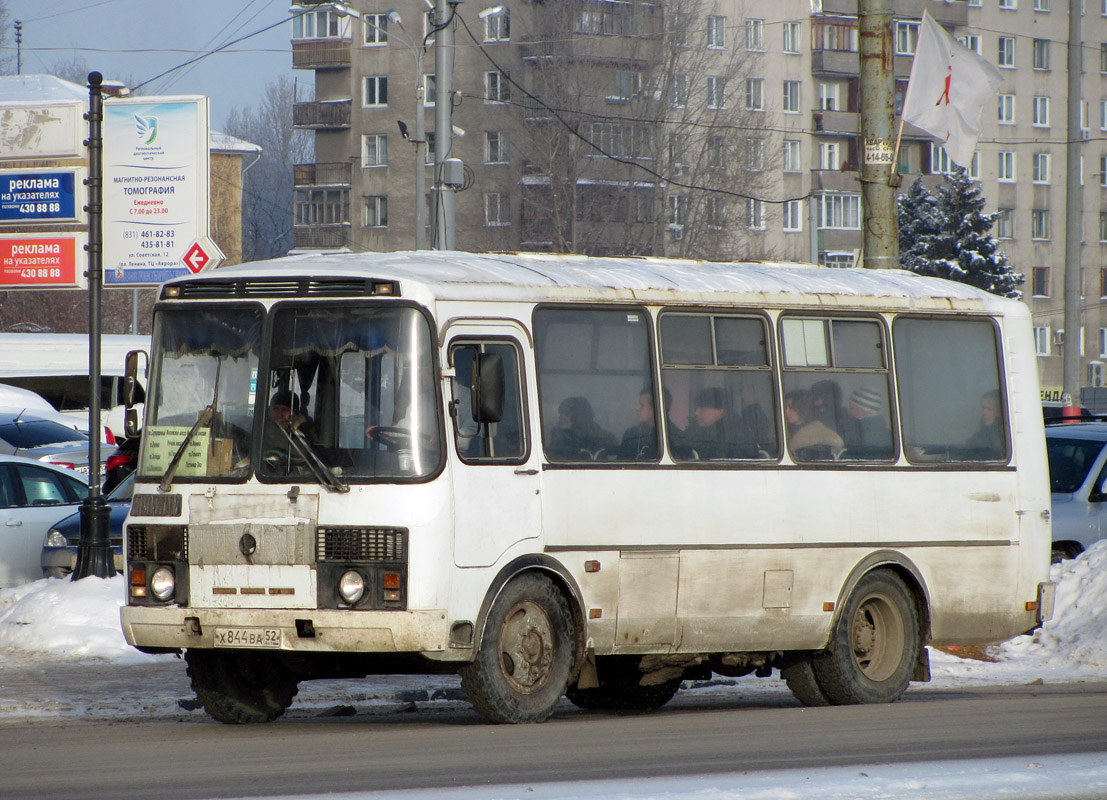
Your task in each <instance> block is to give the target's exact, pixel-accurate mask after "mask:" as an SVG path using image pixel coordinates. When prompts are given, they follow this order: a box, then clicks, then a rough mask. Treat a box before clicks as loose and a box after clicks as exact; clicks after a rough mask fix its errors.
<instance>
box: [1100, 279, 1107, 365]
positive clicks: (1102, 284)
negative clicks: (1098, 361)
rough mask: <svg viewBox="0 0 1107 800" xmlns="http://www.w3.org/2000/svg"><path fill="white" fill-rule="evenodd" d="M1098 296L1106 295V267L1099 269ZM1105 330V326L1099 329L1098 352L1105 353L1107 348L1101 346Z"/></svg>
mask: <svg viewBox="0 0 1107 800" xmlns="http://www.w3.org/2000/svg"><path fill="white" fill-rule="evenodd" d="M1099 296H1100V297H1107V268H1102V269H1100V270H1099ZM1105 330H1107V328H1100V329H1099V331H1100V333H1099V352H1101V353H1107V349H1104V347H1103V344H1104V340H1103V331H1105Z"/></svg>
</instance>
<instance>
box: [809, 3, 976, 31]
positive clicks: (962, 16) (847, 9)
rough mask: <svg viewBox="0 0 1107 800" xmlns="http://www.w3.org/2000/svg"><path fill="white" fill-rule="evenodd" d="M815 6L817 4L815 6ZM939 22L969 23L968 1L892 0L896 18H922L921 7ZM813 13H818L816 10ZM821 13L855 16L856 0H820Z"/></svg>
mask: <svg viewBox="0 0 1107 800" xmlns="http://www.w3.org/2000/svg"><path fill="white" fill-rule="evenodd" d="M814 7H817V4H816V6H814ZM924 7H925V8H926V9H927V10H928V11H929V12H930V16H932V17H934V20H935V21H936V22H938V23H939V24H942V25H945V26H946V27H947V28H948V27H950V26H951V25H968V24H969V6H968V3H935V2H933V0H893V2H892V14H893V16H894V17H895V18H896V19H922V12H923V8H924ZM815 13H818V12H817V11H816V12H815ZM822 13H823V14H828V15H842V16H849V17H856V16H857V0H822Z"/></svg>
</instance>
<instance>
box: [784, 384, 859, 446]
mask: <svg viewBox="0 0 1107 800" xmlns="http://www.w3.org/2000/svg"><path fill="white" fill-rule="evenodd" d="M815 414H816V408H815V400H814V397H812V395H811V392H809V391H807V390H806V389H795V390H793V391H791V392H788V393H787V394H786V395H784V420H785V421H786V422H787V423H788V449H789V450H790V451H791V453H792V456H793V458H795V459H796V460H797V461H830V460H833V459H834V458H835V457H836V456H837V455H838V453H840V452H842V449H843V448H844V447H845V442H843V441H842V437H841V436H839V435H838V434H837V433H835V432H834V431H833V430H831V429H830V428H828V427H827V426H826V424H825V423H823V422H822V421H821V420H819V419H816V418H815Z"/></svg>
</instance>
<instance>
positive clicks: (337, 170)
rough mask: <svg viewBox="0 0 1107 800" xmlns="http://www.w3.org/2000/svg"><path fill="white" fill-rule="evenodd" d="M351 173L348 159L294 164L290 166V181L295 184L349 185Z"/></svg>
mask: <svg viewBox="0 0 1107 800" xmlns="http://www.w3.org/2000/svg"><path fill="white" fill-rule="evenodd" d="M352 173H353V170H352V166H351V164H350V162H349V161H336V162H333V163H326V164H295V165H294V166H293V167H292V181H293V183H294V184H295V185H296V186H349V185H350V178H351V175H352Z"/></svg>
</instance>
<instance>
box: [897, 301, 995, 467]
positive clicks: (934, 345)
mask: <svg viewBox="0 0 1107 800" xmlns="http://www.w3.org/2000/svg"><path fill="white" fill-rule="evenodd" d="M892 334H893V336H894V337H895V346H896V384H897V386H898V391H899V405H900V414H901V415H902V420H903V447H904V452H905V454H906V455H907V458H908V460H910V461H913V462H918V463H928V462H988V461H993V462H1006V461H1007V459H1008V454H1009V452H1010V449H1009V446H1008V441H1009V436H1008V429H1007V411H1006V404H1005V402H1004V397H1003V393H1002V391H1001V390H1000V387H1001V385H1002V384H1001V381H1000V372H999V344H998V337H997V331H996V327H995V325H994V324H993V323H992V321H991V320H987V319H964V318H962V319H956V320H949V319H927V318H912V317H900V318H899V319H897V320H896V322H895V325H894V326H893V328H892Z"/></svg>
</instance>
